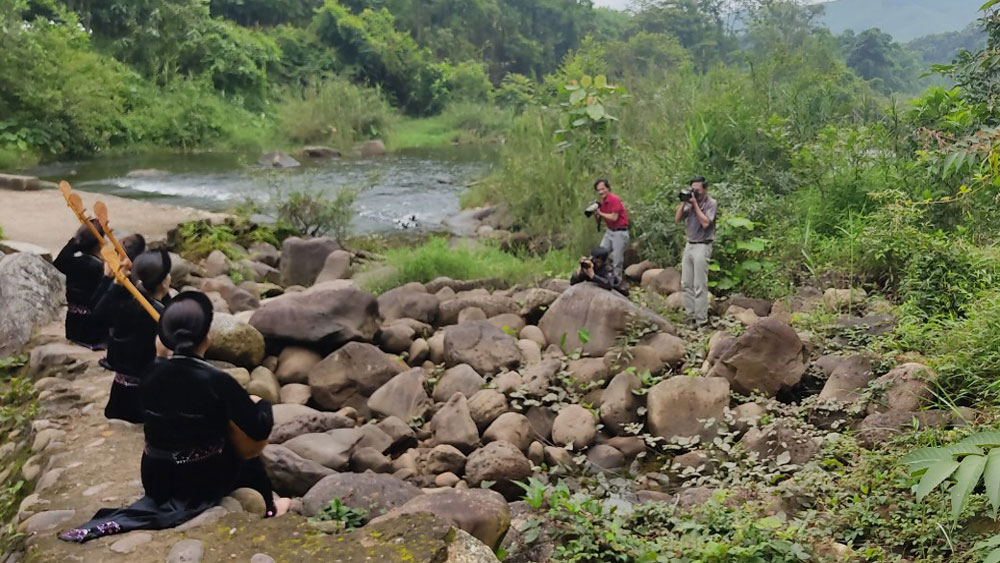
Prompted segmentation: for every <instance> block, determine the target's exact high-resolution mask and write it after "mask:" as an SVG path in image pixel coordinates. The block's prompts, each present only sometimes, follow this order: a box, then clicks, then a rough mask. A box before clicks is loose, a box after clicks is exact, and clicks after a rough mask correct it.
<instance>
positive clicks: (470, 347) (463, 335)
mask: <svg viewBox="0 0 1000 563" xmlns="http://www.w3.org/2000/svg"><path fill="white" fill-rule="evenodd" d="M444 355H445V358H444V359H445V363H446V365H448V366H457V365H459V364H468V365H469V366H471V367H472V369H474V370H475V371H476V372H477V373H480V374H483V375H493V374H495V373H498V372H500V371H501V370H502V369H503V368H514V367H517V366H518V364H520V363H521V351H520V350H519V349H518V347H517V341H516V340H514V338H513V337H511V336H510V335H508V334H506V333H504V332H503V331H502V330H500V329H498V328H496V327H495V326H493V325H491V324H489V323H488V322H483V321H475V322H468V323H464V324H460V325H454V326H449V327H448V328H446V329H445V335H444Z"/></svg>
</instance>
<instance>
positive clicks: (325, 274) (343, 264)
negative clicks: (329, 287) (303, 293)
mask: <svg viewBox="0 0 1000 563" xmlns="http://www.w3.org/2000/svg"><path fill="white" fill-rule="evenodd" d="M350 277H351V253H350V252H347V251H346V250H334V251H333V252H331V253H330V254H327V256H326V260H325V261H324V262H323V269H321V270H320V272H319V274H317V275H316V280H315V282H313V283H323V282H328V281H334V280H346V279H350Z"/></svg>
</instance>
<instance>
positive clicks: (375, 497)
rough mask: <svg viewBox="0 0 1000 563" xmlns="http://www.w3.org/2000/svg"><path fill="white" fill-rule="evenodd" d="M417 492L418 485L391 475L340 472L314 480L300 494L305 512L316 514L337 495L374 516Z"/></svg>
mask: <svg viewBox="0 0 1000 563" xmlns="http://www.w3.org/2000/svg"><path fill="white" fill-rule="evenodd" d="M420 494H421V493H420V489H418V488H416V487H414V486H413V485H411V484H409V483H406V482H404V481H400V480H399V479H396V478H395V477H393V476H391V475H384V474H380V473H340V474H336V475H330V476H329V477H325V478H323V480H321V481H320V482H318V483H316V485H314V486H313V487H312V488H311V489H310V490H309V492H308V493H306V495H305V496H304V497H303V498H302V508H303V512H304V513H305V515H306V516H315V515H317V514H319V512H320V511H321V510H323V508H324V507H325V506H326V505H327V504H329V503H330V501H331V500H333V499H335V498H339V499H340V501H341V502H342V503H344V504H345V505H347V506H350V507H351V508H357V509H362V510H367V511H368V516H369V518H374V517H376V516H379V515H381V514H384V513H386V512H388V511H390V510H392V509H393V508H395V507H397V506H402V505H403V504H405V503H406V502H407V501H409V500H410V499H412V498H414V497H416V496H418V495H420Z"/></svg>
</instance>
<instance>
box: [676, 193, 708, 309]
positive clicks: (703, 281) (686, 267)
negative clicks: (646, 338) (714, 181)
mask: <svg viewBox="0 0 1000 563" xmlns="http://www.w3.org/2000/svg"><path fill="white" fill-rule="evenodd" d="M688 185H689V187H688V188H685V189H682V190H681V191H680V193H679V194H678V199H680V201H681V203H680V205H678V206H677V213H676V214H675V216H674V220H675V221H676V222H678V223H680V222H681V221H685V222H686V223H685V232H686V235H687V245H686V246H685V247H684V258H683V260H682V262H681V290H682V291H683V292H684V312H685V313H687V316H688V318H689V319H692V320H693V322H694V324H695V326H699V327H700V326H704V325H706V324H708V262H709V260H711V258H712V242H713V241H714V240H715V216H716V214H717V212H718V204H717V203H716V201H715V199H713V198H712V197H711V196H709V195H708V192H707V190H708V182H707V181H706V180H705V177H704V176H695V177H694V178H692V179H691V181H690V182H689V184H688Z"/></svg>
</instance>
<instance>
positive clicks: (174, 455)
mask: <svg viewBox="0 0 1000 563" xmlns="http://www.w3.org/2000/svg"><path fill="white" fill-rule="evenodd" d="M225 447H226V442H225V440H223V441H221V442H219V443H218V444H213V445H210V446H198V447H196V448H185V449H182V450H161V449H160V448H154V447H153V446H150V445H149V444H146V447H145V448H143V452H145V453H146V454H147V455H150V456H153V457H158V458H166V459H169V460H171V461H173V462H174V463H175V464H177V465H183V464H185V463H194V462H196V461H202V460H205V459H208V458H210V457H214V456H217V455H219V454H221V453H222V450H223V449H225Z"/></svg>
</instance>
